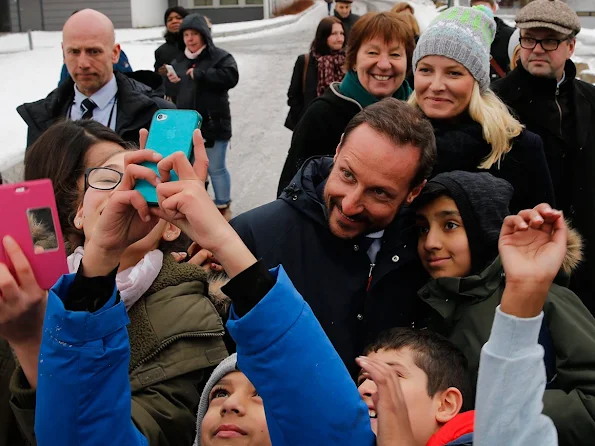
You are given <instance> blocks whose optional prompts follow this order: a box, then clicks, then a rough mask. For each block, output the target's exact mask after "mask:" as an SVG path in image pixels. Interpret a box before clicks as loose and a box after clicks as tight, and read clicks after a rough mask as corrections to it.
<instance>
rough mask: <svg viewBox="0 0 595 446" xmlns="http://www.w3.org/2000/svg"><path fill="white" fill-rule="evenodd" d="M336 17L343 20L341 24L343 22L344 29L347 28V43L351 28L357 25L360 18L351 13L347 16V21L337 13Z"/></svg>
mask: <svg viewBox="0 0 595 446" xmlns="http://www.w3.org/2000/svg"><path fill="white" fill-rule="evenodd" d="M335 17H336V18H338V19H339V20H341V22H343V28H345V42H347V40H348V38H349V32H350V31H351V28H353V25H355V22H357V21H358V20H359V18H360V16H359V15H357V14H354V13H351V14H349V15H348V16H347V18H346V19H344V18H343V17H341V16H340V15H339V14H338V13H337V11H335Z"/></svg>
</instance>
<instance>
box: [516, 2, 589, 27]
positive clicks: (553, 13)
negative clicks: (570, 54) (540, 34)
mask: <svg viewBox="0 0 595 446" xmlns="http://www.w3.org/2000/svg"><path fill="white" fill-rule="evenodd" d="M514 20H515V22H516V26H517V28H521V29H526V28H549V29H553V30H554V31H557V32H559V33H562V34H567V35H568V34H571V33H573V34H575V35H576V34H578V33H579V31H580V30H581V22H580V20H579V18H578V14H577V13H576V12H574V10H573V9H572V8H571V7H570V6H568V5H567V4H566V3H564V2H563V1H560V0H535V1H532V2H531V3H529V4H527V6H525V7H524V8H523V9H521V10H520V11H519V12H518V14H517V15H516V17H515V18H514Z"/></svg>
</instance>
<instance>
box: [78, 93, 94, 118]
mask: <svg viewBox="0 0 595 446" xmlns="http://www.w3.org/2000/svg"><path fill="white" fill-rule="evenodd" d="M96 108H97V104H96V103H95V102H93V101H92V100H91V99H89V98H87V99H84V100H83V103H82V104H81V110H82V112H83V117H82V118H81V119H91V118H93V110H95V109H96Z"/></svg>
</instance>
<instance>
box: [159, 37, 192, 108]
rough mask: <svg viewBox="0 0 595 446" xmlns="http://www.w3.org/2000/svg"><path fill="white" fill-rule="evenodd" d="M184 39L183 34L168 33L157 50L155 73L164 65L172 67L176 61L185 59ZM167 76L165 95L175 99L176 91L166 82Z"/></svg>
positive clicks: (164, 79) (165, 77)
mask: <svg viewBox="0 0 595 446" xmlns="http://www.w3.org/2000/svg"><path fill="white" fill-rule="evenodd" d="M184 48H185V47H184V39H183V38H182V36H181V34H172V33H167V34H166V35H165V43H164V44H163V45H161V46H160V47H159V48H157V49H156V50H155V71H157V70H159V68H161V67H162V66H163V65H165V64H168V65H172V64H173V63H174V62H176V61H180V60H183V59H184ZM166 79H167V76H164V78H163V82H164V84H165V87H166V88H165V94H166V96H170V97H172V98H175V94H174V93H175V90H174V89H173V88H172V87H171V84H170V83H169V82H166ZM174 102H175V101H174Z"/></svg>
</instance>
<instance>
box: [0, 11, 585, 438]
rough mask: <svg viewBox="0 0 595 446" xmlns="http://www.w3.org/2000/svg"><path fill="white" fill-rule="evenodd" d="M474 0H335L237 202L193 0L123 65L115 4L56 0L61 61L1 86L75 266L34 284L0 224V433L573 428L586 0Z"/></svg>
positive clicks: (578, 358) (234, 72) (580, 283)
mask: <svg viewBox="0 0 595 446" xmlns="http://www.w3.org/2000/svg"><path fill="white" fill-rule="evenodd" d="M471 3H472V4H473V7H461V6H456V7H452V8H448V9H446V10H445V11H443V12H442V13H440V14H439V15H438V16H437V17H436V18H435V19H434V20H433V21H432V23H431V24H430V25H429V26H428V27H427V28H426V29H423V30H420V27H419V25H418V23H417V21H416V20H415V16H414V14H415V12H414V9H413V7H412V6H411V5H409V4H407V3H401V4H397V5H395V6H394V7H393V9H392V10H391V11H388V12H371V13H368V14H365V15H363V16H362V17H358V16H355V15H353V14H352V13H351V2H348V1H343V2H337V3H336V6H335V16H331V14H330V13H331V12H332V8H331V6H329V17H325V18H324V19H322V20H321V22H320V23H319V25H318V27H317V29H316V34H315V36H314V39H313V41H312V43H311V45H310V48H309V50H308V52H307V53H306V54H302V55H300V56H299V57H298V58H297V61H296V63H295V68H294V71H293V75H292V78H291V84H290V87H289V91H288V104H289V106H290V111H289V114H288V115H287V118H286V121H285V126H286V127H288V128H289V129H290V130H292V131H293V136H292V141H291V147H290V148H289V152H288V155H287V160H286V162H285V165H284V167H283V171H282V173H281V177H280V181H279V189H278V199H276V200H274V201H273V202H271V203H268V204H265V205H264V206H261V207H258V208H256V209H252V210H250V211H248V212H245V213H243V214H241V215H238V216H236V217H235V218H233V219H232V220H231V221H229V220H230V218H231V210H230V203H231V192H230V191H231V188H230V185H231V181H230V177H229V172H228V171H227V168H226V165H225V154H226V151H227V150H228V147H229V145H230V140H231V137H232V123H231V113H230V102H229V96H228V91H229V90H230V89H232V88H234V87H235V86H236V85H237V83H238V80H239V70H238V66H237V64H236V62H235V60H234V58H233V56H232V55H231V54H230V53H228V52H227V51H225V50H224V49H222V48H219V47H217V46H216V45H215V43H214V42H213V39H212V36H211V30H210V29H211V24H210V21H209V20H208V19H207V18H206V17H204V16H202V15H200V14H196V13H194V14H190V13H188V11H186V10H185V9H184V8H181V7H172V8H169V9H168V10H167V11H166V12H165V15H164V22H165V26H166V33H165V36H164V37H165V43H164V44H163V45H161V46H160V47H159V48H158V49H157V50H156V52H155V65H154V68H155V71H154V72H138V71H137V72H126V71H127V70H120V69H118V68H117V65H118V63H121V61H122V52H121V48H120V46H119V44H117V43H116V40H115V32H114V27H113V24H112V22H111V20H110V19H109V18H108V17H106V16H105V15H103V14H101V13H99V12H98V11H94V10H91V9H85V10H82V11H77V12H75V13H74V14H73V15H72V16H71V17H70V18H69V19H68V20H67V22H66V23H65V24H64V28H63V52H64V63H65V66H66V70H67V74H68V75H67V76H64V79H63V80H62V81H61V83H60V85H59V86H58V88H57V89H56V90H54V91H53V92H51V93H50V94H49V95H48V97H47V98H45V99H42V100H40V101H37V102H34V103H29V104H23V105H22V106H20V107H19V108H18V111H19V113H20V114H21V116H22V117H23V119H24V120H25V122H26V123H27V125H28V127H29V133H28V141H27V143H28V148H27V152H26V155H25V172H24V180H27V181H28V180H38V179H44V178H49V179H51V181H52V184H53V186H54V195H55V200H56V208H57V211H58V215H57V218H58V221H57V223H58V224H56V225H55V226H56V227H60V228H61V232H62V234H61V235H62V237H63V238H64V241H65V246H66V250H67V254H68V258H67V263H68V265H67V266H68V270H69V273H68V274H65V275H63V276H62V277H61V278H60V279H59V280H58V281H57V282H56V284H55V285H54V286H53V287H52V288H51V289H49V290H47V289H43V288H42V287H41V286H40V285H39V281H38V280H37V278H36V277H35V272H34V271H33V268H32V266H31V264H30V263H29V261H28V259H27V257H26V255H25V254H24V253H23V250H22V249H21V248H22V247H20V246H19V245H18V243H17V242H16V241H15V240H14V239H13V238H12V237H10V236H5V237H3V239H2V240H1V242H2V247H3V250H4V252H5V253H6V256H7V258H8V259H9V260H10V264H11V266H12V268H11V269H9V268H8V266H7V265H4V264H2V263H0V360H1V362H0V364H1V365H0V388H1V389H2V392H0V445H7V446H8V445H10V446H30V445H36V444H38V445H40V446H45V445H67V446H68V445H73V446H74V445H100V444H114V445H126V446H128V445H131V446H132V445H139V446H141V445H143V446H144V445H151V446H168V445H188V446H190V445H202V446H218V445H225V446H233V445H258V446H267V445H273V446H277V445H296V446H298V445H299V446H302V445H337V446H339V445H354V446H359V445H362V446H364V445H366V446H368V445H369V446H372V445H377V446H389V445H390V446H397V445H402V446H424V445H427V446H446V445H451V446H454V445H472V444H474V445H476V446H479V445H481V446H484V445H488V446H491V445H494V446H495V445H507V446H509V445H512V446H514V445H519V446H520V445H527V446H529V445H558V444H560V445H568V446H570V445H589V444H591V443H590V442H591V441H592V440H591V439H592V438H593V434H595V319H594V317H593V312H594V311H595V260H593V256H595V248H594V247H593V246H595V233H594V232H593V231H594V229H593V227H594V226H595V207H594V206H593V204H592V203H591V198H590V197H591V195H592V194H591V192H594V193H595V190H593V188H594V187H595V182H594V180H589V178H591V176H590V175H589V174H590V172H589V167H590V166H591V165H592V164H593V162H592V156H591V155H592V154H591V152H593V151H595V125H594V124H595V122H594V120H595V87H594V86H592V85H589V84H586V83H584V82H582V81H580V80H577V79H575V76H576V69H575V67H574V64H573V62H572V61H571V57H572V55H573V52H574V48H575V45H576V35H577V34H578V33H579V32H580V29H581V26H580V21H579V18H578V16H577V15H576V13H575V12H574V11H573V10H572V9H571V8H570V7H568V6H567V5H566V4H565V3H564V2H563V1H561V0H534V1H533V2H531V3H529V4H528V5H527V6H525V7H524V8H522V9H521V10H520V12H519V13H518V15H517V17H516V30H515V29H513V28H511V27H509V26H508V25H506V24H505V23H504V22H502V21H501V20H500V19H498V18H495V17H494V13H495V12H497V2H496V0H473V1H472V2H471ZM329 5H330V3H329ZM509 28H510V29H509ZM495 79H497V80H496V81H495V82H493V81H494V80H495ZM168 108H179V109H188V110H196V111H197V112H199V113H200V115H201V116H202V117H203V124H202V129H201V130H195V131H194V134H193V156H192V157H190V158H191V159H192V162H191V161H190V160H189V158H188V157H187V156H186V154H183V153H181V152H176V153H174V154H172V155H169V156H166V157H163V156H162V155H160V154H158V153H157V152H155V151H153V150H151V147H147V139H148V128H149V124H150V122H151V119H152V117H153V115H154V114H155V112H156V111H157V110H160V109H168ZM146 163H157V171H155V170H152V169H150V168H148V167H146V165H145V164H146ZM172 172H175V174H176V175H177V179H176V180H172ZM255 174H257V173H255ZM209 177H210V180H211V182H210V183H211V184H212V187H213V191H214V200H213V199H212V198H211V197H210V196H209V193H208V190H207V188H208V183H207V178H209ZM141 180H142V181H146V182H148V183H150V184H151V185H153V186H154V187H155V189H156V192H157V196H158V205H157V206H149V205H147V202H146V201H145V199H144V198H143V196H142V195H141V194H140V192H139V191H137V190H135V184H136V182H138V181H141ZM589 203H591V204H589ZM37 223H38V227H37V228H36V232H35V239H34V242H35V243H37V246H38V247H39V249H44V248H43V246H44V244H43V240H47V239H48V238H51V235H50V234H49V231H50V228H49V226H46V225H44V222H43V221H42V222H37ZM36 240H37V241H36ZM58 425H59V428H58V427H57V426H58Z"/></svg>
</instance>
